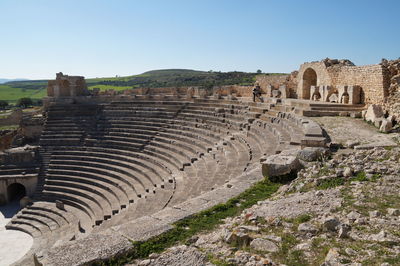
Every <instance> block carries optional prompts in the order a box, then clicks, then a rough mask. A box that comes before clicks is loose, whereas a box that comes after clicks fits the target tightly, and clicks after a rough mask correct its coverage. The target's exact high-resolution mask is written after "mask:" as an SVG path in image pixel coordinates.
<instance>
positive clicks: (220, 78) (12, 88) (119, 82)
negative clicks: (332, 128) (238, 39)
mask: <svg viewBox="0 0 400 266" xmlns="http://www.w3.org/2000/svg"><path fill="white" fill-rule="evenodd" d="M277 74H278V73H277ZM257 75H258V74H257V73H247V72H238V71H233V72H214V71H207V72H206V71H197V70H189V69H163V70H153V71H148V72H145V73H143V74H140V75H133V76H126V77H110V78H93V79H86V83H87V85H88V88H89V89H93V88H99V89H100V90H102V91H104V90H107V89H114V90H118V91H121V90H126V89H132V88H162V87H187V86H199V87H201V88H205V89H209V88H212V87H213V86H222V85H234V84H239V85H252V84H254V81H255V78H256V76H257ZM267 75H275V74H274V73H272V74H267ZM46 87H47V80H29V81H13V82H8V83H5V84H0V100H6V101H8V102H9V103H10V104H15V102H16V101H17V100H18V99H20V98H23V97H29V98H32V99H33V100H38V99H41V98H42V97H44V96H46Z"/></svg>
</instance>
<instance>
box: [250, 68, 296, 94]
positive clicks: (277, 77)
mask: <svg viewBox="0 0 400 266" xmlns="http://www.w3.org/2000/svg"><path fill="white" fill-rule="evenodd" d="M297 74H298V72H297V71H294V72H292V73H290V74H262V75H257V77H256V82H257V83H258V84H259V85H260V87H261V93H262V94H267V92H268V86H272V87H273V88H274V89H278V88H279V87H280V86H282V85H284V86H286V88H287V89H288V90H289V92H290V93H289V95H288V98H297V89H296V88H297ZM250 92H251V91H250ZM248 97H250V95H249V96H248Z"/></svg>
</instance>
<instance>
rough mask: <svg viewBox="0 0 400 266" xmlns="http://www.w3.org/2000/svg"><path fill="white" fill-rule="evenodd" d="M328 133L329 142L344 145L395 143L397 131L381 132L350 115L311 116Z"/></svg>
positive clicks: (385, 144) (383, 144)
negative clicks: (348, 143) (354, 143)
mask: <svg viewBox="0 0 400 266" xmlns="http://www.w3.org/2000/svg"><path fill="white" fill-rule="evenodd" d="M312 119H313V120H314V121H316V122H317V123H319V124H320V125H321V126H322V127H323V128H324V129H325V130H326V132H327V133H328V135H329V137H330V138H331V142H333V143H339V144H343V145H345V144H346V142H359V143H360V144H362V145H363V144H373V145H377V146H390V145H397V144H398V139H399V133H390V134H386V133H381V132H379V131H378V129H377V128H375V127H374V126H372V125H370V124H368V123H366V122H365V121H363V120H362V119H355V118H350V117H313V118H312Z"/></svg>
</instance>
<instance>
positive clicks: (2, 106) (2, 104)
mask: <svg viewBox="0 0 400 266" xmlns="http://www.w3.org/2000/svg"><path fill="white" fill-rule="evenodd" d="M7 106H8V102H7V101H4V100H0V109H5V108H6V107H7Z"/></svg>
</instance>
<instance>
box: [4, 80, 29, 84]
mask: <svg viewBox="0 0 400 266" xmlns="http://www.w3.org/2000/svg"><path fill="white" fill-rule="evenodd" d="M22 80H28V79H0V84H3V83H6V82H10V81H22Z"/></svg>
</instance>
